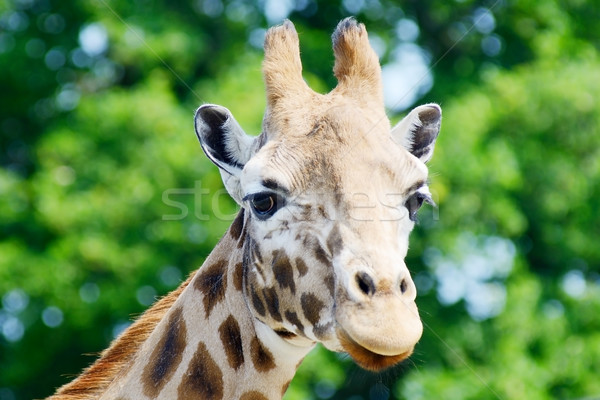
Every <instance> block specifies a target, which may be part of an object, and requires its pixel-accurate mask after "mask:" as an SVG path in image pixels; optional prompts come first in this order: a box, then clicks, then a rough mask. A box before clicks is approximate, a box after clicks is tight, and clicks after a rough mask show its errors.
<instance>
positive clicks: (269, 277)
mask: <svg viewBox="0 0 600 400" xmlns="http://www.w3.org/2000/svg"><path fill="white" fill-rule="evenodd" d="M332 39H333V48H334V52H335V66H334V73H335V76H336V77H337V79H338V85H337V87H336V88H335V89H334V90H332V91H331V92H330V93H328V94H324V95H322V94H318V93H315V92H314V91H312V90H311V89H310V88H309V87H308V86H307V85H306V83H305V81H304V80H303V79H302V65H301V62H300V53H299V46H298V35H297V33H296V31H295V29H294V26H293V25H292V23H291V22H289V21H286V22H285V23H284V24H283V25H281V26H278V27H275V28H271V29H270V30H269V31H268V33H267V36H266V38H265V60H264V64H263V72H264V79H265V84H266V92H267V110H266V112H265V116H264V120H263V130H262V133H261V135H259V136H258V137H251V136H247V135H246V134H245V133H244V131H243V130H242V128H241V127H240V125H239V124H238V123H237V122H236V120H235V119H234V118H233V116H232V115H231V114H230V112H229V111H228V110H227V109H226V108H223V107H221V106H217V105H210V104H209V105H204V106H202V107H200V108H199V109H198V111H197V113H196V119H195V126H196V133H197V135H198V138H199V139H200V142H201V145H202V148H203V150H204V152H205V153H206V155H207V156H208V157H209V158H210V159H211V160H212V161H213V162H214V163H215V164H216V165H217V166H218V167H219V169H220V171H221V174H222V177H223V181H224V184H225V186H226V188H227V190H228V192H229V193H230V194H231V196H232V197H233V198H234V199H235V200H236V201H237V202H238V203H239V204H240V205H241V207H242V208H243V210H242V213H241V214H240V217H239V218H238V220H236V222H235V223H234V225H237V229H238V230H239V232H240V235H239V244H238V245H239V246H240V247H243V249H244V262H243V271H244V272H243V276H244V278H243V280H244V284H243V286H244V296H245V297H246V301H247V304H248V307H249V308H250V310H251V311H252V313H253V315H254V316H255V318H256V319H257V320H258V322H257V323H258V324H260V326H262V327H263V328H264V329H270V330H272V331H274V332H276V333H277V334H278V335H279V336H280V337H281V338H282V340H285V341H288V342H290V343H292V344H295V345H298V346H305V345H311V344H313V343H314V342H321V343H323V344H324V345H325V346H326V347H327V348H329V349H331V350H334V351H345V352H348V353H349V354H350V356H351V357H352V358H353V359H354V360H355V361H356V362H357V363H358V364H359V365H361V366H362V367H364V368H367V369H372V370H380V369H383V368H386V367H388V366H391V365H394V364H396V363H397V362H400V361H402V360H403V359H405V358H407V357H408V356H409V355H410V354H411V353H412V351H413V349H414V346H415V345H416V343H417V341H418V340H419V339H420V337H421V334H422V323H421V320H420V318H419V314H418V311H417V307H416V304H415V297H416V288H415V285H414V283H413V281H412V279H411V276H410V273H409V270H408V268H407V266H406V265H405V263H404V258H405V256H406V253H407V250H408V236H409V233H410V231H411V230H412V229H413V226H414V224H415V219H416V213H417V210H418V209H419V207H420V206H421V205H422V203H423V202H431V197H430V194H429V191H428V187H427V174H428V173H427V167H426V166H425V163H426V162H427V161H428V160H429V159H430V158H431V156H432V153H433V147H434V144H435V140H436V138H437V135H438V132H439V128H440V121H441V110H440V108H439V107H438V106H437V105H434V104H429V105H424V106H420V107H417V108H416V109H414V110H413V111H411V112H410V113H409V114H408V115H407V117H405V118H404V119H403V120H402V121H401V122H400V123H399V124H398V125H396V126H395V127H394V128H391V126H390V122H389V120H388V118H387V117H386V115H385V110H384V105H383V94H382V83H381V69H380V65H379V61H378V58H377V56H376V54H375V52H374V51H373V50H372V48H371V47H370V45H369V42H368V38H367V32H366V30H365V27H364V25H362V24H357V23H356V21H355V20H354V19H346V20H343V21H342V22H340V24H339V25H338V27H337V29H336V30H335V32H334V34H333V37H332Z"/></svg>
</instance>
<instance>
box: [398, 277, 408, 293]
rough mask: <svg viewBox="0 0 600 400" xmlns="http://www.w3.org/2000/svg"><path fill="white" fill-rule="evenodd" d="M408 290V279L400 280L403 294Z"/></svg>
mask: <svg viewBox="0 0 600 400" xmlns="http://www.w3.org/2000/svg"><path fill="white" fill-rule="evenodd" d="M407 290H408V283H407V282H406V279H402V280H401V281H400V292H401V293H402V294H404V293H406V291H407Z"/></svg>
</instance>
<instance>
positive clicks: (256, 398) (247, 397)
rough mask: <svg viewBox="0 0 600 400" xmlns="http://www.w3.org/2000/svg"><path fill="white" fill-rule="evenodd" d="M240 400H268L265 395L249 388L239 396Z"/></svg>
mask: <svg viewBox="0 0 600 400" xmlns="http://www.w3.org/2000/svg"><path fill="white" fill-rule="evenodd" d="M240 400H268V399H267V396H265V395H264V394H262V393H261V392H257V391H256V390H251V391H250V392H246V393H244V394H243V395H241V396H240Z"/></svg>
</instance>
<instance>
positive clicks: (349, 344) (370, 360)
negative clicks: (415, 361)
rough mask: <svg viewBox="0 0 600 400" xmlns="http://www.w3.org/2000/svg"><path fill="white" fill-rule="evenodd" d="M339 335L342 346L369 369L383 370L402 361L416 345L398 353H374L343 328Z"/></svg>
mask: <svg viewBox="0 0 600 400" xmlns="http://www.w3.org/2000/svg"><path fill="white" fill-rule="evenodd" d="M337 337H338V340H339V341H340V344H341V345H342V348H343V349H344V351H345V352H347V353H348V354H349V355H350V357H352V359H353V360H354V362H356V363H357V364H358V365H359V366H360V367H361V368H364V369H366V370H369V371H375V372H377V371H382V370H384V369H386V368H389V367H392V366H394V365H396V364H398V363H399V362H401V361H404V360H406V359H407V358H408V357H410V355H411V354H412V352H413V350H414V347H413V348H411V349H410V350H408V351H405V352H403V353H400V354H396V355H383V354H378V353H374V352H372V351H371V350H369V349H367V348H365V347H364V346H361V345H360V344H358V343H356V341H355V340H354V339H352V338H351V337H350V336H349V335H348V334H347V333H346V332H345V331H344V330H343V329H339V330H338V331H337Z"/></svg>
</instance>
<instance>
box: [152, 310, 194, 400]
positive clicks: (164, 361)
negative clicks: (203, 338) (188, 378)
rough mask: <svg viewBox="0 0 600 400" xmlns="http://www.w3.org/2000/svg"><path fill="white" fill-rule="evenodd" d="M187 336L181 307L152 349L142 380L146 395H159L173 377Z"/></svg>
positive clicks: (174, 312) (175, 311)
mask: <svg viewBox="0 0 600 400" xmlns="http://www.w3.org/2000/svg"><path fill="white" fill-rule="evenodd" d="M186 338H187V329H186V326H185V321H184V320H183V311H182V308H181V307H179V308H177V309H176V310H174V311H173V312H172V313H171V316H170V317H169V321H168V324H167V327H166V330H165V332H164V333H163V335H162V337H161V338H160V340H159V341H158V343H157V344H156V347H155V348H154V350H153V351H152V354H151V355H150V362H149V364H148V365H146V367H145V368H144V372H143V374H142V382H143V384H144V388H143V390H144V394H145V395H146V396H148V397H153V398H155V397H157V396H158V395H159V394H160V392H161V390H162V389H163V387H164V386H165V384H166V383H167V382H168V381H169V379H171V377H172V376H173V374H174V373H175V370H176V369H177V367H178V366H179V363H181V359H182V357H183V351H184V350H185V346H186Z"/></svg>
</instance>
